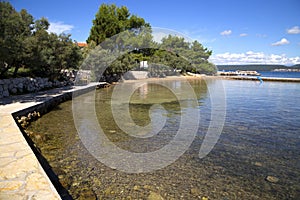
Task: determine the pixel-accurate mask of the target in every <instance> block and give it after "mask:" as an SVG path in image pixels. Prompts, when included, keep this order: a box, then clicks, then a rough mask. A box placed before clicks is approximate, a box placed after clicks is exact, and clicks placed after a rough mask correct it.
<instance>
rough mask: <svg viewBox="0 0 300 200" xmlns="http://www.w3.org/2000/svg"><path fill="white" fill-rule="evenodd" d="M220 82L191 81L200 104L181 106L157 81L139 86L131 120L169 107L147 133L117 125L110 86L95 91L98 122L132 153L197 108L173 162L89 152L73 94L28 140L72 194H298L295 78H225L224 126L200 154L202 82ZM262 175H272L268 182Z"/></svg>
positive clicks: (164, 139)
mask: <svg viewBox="0 0 300 200" xmlns="http://www.w3.org/2000/svg"><path fill="white" fill-rule="evenodd" d="M217 81H221V80H218V79H213V80H210V81H207V82H205V81H203V80H202V81H201V80H192V81H190V84H191V85H192V87H193V89H194V91H195V93H196V96H197V102H198V106H194V105H193V104H190V103H189V101H186V102H185V103H184V104H182V105H184V107H183V108H182V109H180V108H179V105H180V102H178V100H176V97H175V96H174V95H173V94H172V93H171V92H170V91H169V90H167V89H166V88H164V87H161V86H159V84H155V83H151V84H146V89H145V86H143V88H140V89H139V90H137V91H136V92H135V93H134V94H133V96H132V98H131V103H130V113H131V117H132V118H133V121H134V122H135V123H136V124H138V125H140V126H145V125H147V124H148V123H149V122H150V117H149V115H148V110H149V108H150V107H151V105H153V104H154V103H160V104H161V105H162V106H163V107H164V109H165V110H166V111H167V114H166V117H167V120H166V124H165V126H164V128H163V129H162V131H161V132H160V133H159V134H158V135H156V136H154V137H150V138H146V139H145V138H142V139H136V138H133V137H130V136H128V135H127V134H125V133H124V132H123V131H122V130H120V128H118V127H117V125H116V123H115V122H114V119H113V116H112V113H111V104H110V102H111V93H112V91H113V89H114V88H113V87H111V88H108V89H101V90H97V91H96V95H95V100H96V109H95V110H96V112H97V117H98V120H99V124H100V125H101V127H102V128H103V130H104V132H105V134H106V135H107V137H108V138H109V139H110V140H111V141H113V142H114V143H115V144H116V145H118V147H120V148H122V149H127V150H130V151H132V152H141V153H144V152H148V151H155V150H158V149H160V148H162V147H164V146H165V145H167V144H168V143H169V142H170V141H171V140H172V139H173V138H174V137H175V134H176V131H177V130H178V127H179V123H180V117H181V115H182V113H181V110H183V111H184V112H186V111H188V109H196V110H197V111H198V112H199V113H200V116H201V118H200V121H199V129H198V131H197V133H196V137H195V139H194V140H193V143H192V144H191V145H190V147H189V148H188V150H187V151H186V152H185V153H184V154H183V155H182V156H181V157H180V158H179V159H178V160H176V161H175V162H174V163H172V164H170V165H169V166H167V167H165V168H162V169H159V170H156V171H153V172H150V173H137V174H131V173H125V172H121V171H118V170H116V169H111V168H110V167H108V166H106V165H104V164H102V163H101V162H99V161H98V160H96V159H95V158H94V157H93V156H91V154H90V153H89V152H88V151H87V148H86V147H85V146H84V145H83V144H82V142H81V140H80V139H79V138H80V137H79V135H78V133H77V131H76V129H75V126H74V122H73V116H72V102H71V101H68V102H65V103H62V104H60V105H59V106H58V107H56V108H55V109H54V110H53V111H51V112H50V113H48V114H46V115H44V116H43V117H42V118H40V119H39V120H38V121H36V122H34V123H32V124H31V126H30V127H29V128H28V131H32V132H34V133H38V134H44V135H45V137H42V138H43V139H42V140H41V139H38V138H41V137H37V138H34V137H33V140H34V141H35V143H36V144H37V146H38V147H39V148H40V149H41V151H42V154H43V155H44V156H45V157H46V158H47V160H48V161H49V163H50V165H51V166H52V167H53V169H54V171H55V172H56V173H57V174H58V175H59V177H60V181H61V182H62V183H63V185H64V186H65V187H66V188H67V189H68V191H69V192H70V194H71V195H72V197H73V198H74V199H96V198H98V199H147V198H150V197H151V195H152V197H153V196H155V195H156V196H161V197H163V198H164V199H199V198H200V199H201V198H202V197H208V198H209V199H224V200H225V199H298V198H299V196H300V106H299V99H300V84H298V83H281V82H264V83H263V84H259V83H257V82H252V81H237V80H223V81H222V83H223V86H224V89H225V93H226V99H225V100H226V108H227V109H226V118H225V125H224V127H223V131H222V134H221V135H220V138H219V140H218V142H217V144H216V145H215V146H214V148H213V150H212V151H211V152H210V153H209V154H208V155H207V156H206V157H204V158H202V159H200V158H199V156H198V154H199V150H200V146H201V144H202V142H203V138H204V136H205V135H206V132H207V129H208V126H209V123H210V120H211V111H212V107H211V105H212V101H211V99H210V98H209V97H210V93H209V91H208V89H207V86H209V85H215V84H216V83H217ZM170 85H171V87H176V88H180V87H182V86H181V84H180V81H170ZM145 90H147V92H145ZM86 96H87V97H88V96H89V94H87V95H86ZM83 98H85V97H84V96H83ZM83 103H88V101H86V102H83ZM120 114H122V112H121V111H120ZM191 120H192V119H191ZM267 176H273V177H275V178H277V180H276V181H275V182H274V183H271V182H269V181H267V180H266V177H267Z"/></svg>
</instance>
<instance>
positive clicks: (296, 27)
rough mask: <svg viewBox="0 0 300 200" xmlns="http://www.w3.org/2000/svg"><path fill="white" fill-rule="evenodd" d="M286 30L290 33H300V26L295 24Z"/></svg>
mask: <svg viewBox="0 0 300 200" xmlns="http://www.w3.org/2000/svg"><path fill="white" fill-rule="evenodd" d="M286 32H287V33H288V34H300V28H299V26H294V27H292V28H290V29H287V30H286Z"/></svg>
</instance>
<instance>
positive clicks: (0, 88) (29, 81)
mask: <svg viewBox="0 0 300 200" xmlns="http://www.w3.org/2000/svg"><path fill="white" fill-rule="evenodd" d="M68 85H73V82H72V81H67V80H66V81H58V80H55V81H51V80H49V79H48V78H41V77H36V78H29V77H22V78H10V79H1V80H0V99H1V98H5V97H9V96H11V95H17V94H25V93H31V92H38V91H42V90H47V89H52V88H58V87H63V86H68Z"/></svg>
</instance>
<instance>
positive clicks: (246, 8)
mask: <svg viewBox="0 0 300 200" xmlns="http://www.w3.org/2000/svg"><path fill="white" fill-rule="evenodd" d="M9 2H10V3H11V4H12V5H13V7H14V8H15V9H16V10H17V11H20V10H21V9H22V8H24V9H26V10H27V11H28V12H29V13H30V14H31V15H33V17H34V18H35V19H39V18H41V17H46V18H47V19H48V20H49V22H50V29H49V31H51V32H55V33H58V34H59V33H62V32H65V33H71V34H72V36H71V38H72V39H73V40H76V41H78V42H85V41H86V39H87V38H88V36H89V32H90V29H91V27H92V20H93V19H94V18H95V14H96V13H97V11H98V9H99V6H100V5H101V4H102V3H106V4H112V3H114V4H116V5H117V6H126V7H127V8H128V9H129V11H130V13H131V14H135V15H138V16H139V17H142V18H144V19H145V21H146V22H148V23H150V25H151V26H152V27H158V28H161V29H171V30H174V31H177V32H179V33H182V34H184V35H186V36H187V37H189V38H191V39H192V40H198V41H199V42H200V43H202V44H203V46H204V47H207V48H208V49H209V50H212V52H213V54H212V56H211V57H210V61H211V62H213V63H214V64H285V65H293V64H299V63H300V12H299V10H300V0H239V1H236V0H185V1H174V0H172V1H170V0H151V1H150V0H149V1H146V0H144V1H142V0H106V1H100V0H72V1H70V0H59V1H58V0H51V1H50V0H9Z"/></svg>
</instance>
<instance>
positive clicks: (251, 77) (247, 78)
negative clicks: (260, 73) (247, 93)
mask: <svg viewBox="0 0 300 200" xmlns="http://www.w3.org/2000/svg"><path fill="white" fill-rule="evenodd" d="M223 78H225V79H233V80H249V81H259V79H258V77H257V76H224V77H223ZM260 79H261V80H263V81H278V82H300V78H278V77H260Z"/></svg>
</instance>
